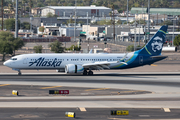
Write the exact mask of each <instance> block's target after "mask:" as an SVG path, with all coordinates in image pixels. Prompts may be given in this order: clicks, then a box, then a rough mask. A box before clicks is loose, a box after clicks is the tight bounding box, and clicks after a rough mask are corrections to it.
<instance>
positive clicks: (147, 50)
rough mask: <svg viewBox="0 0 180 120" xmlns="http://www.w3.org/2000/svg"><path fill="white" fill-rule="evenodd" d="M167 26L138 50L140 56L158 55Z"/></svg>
mask: <svg viewBox="0 0 180 120" xmlns="http://www.w3.org/2000/svg"><path fill="white" fill-rule="evenodd" d="M167 28H168V26H162V27H161V28H160V29H159V30H158V31H157V33H156V34H155V35H154V36H153V37H152V38H151V40H149V42H148V43H147V44H146V45H145V46H144V47H143V48H142V49H141V50H139V53H140V54H149V55H150V56H154V55H160V54H161V51H162V48H163V44H164V42H165V37H166V32H167Z"/></svg>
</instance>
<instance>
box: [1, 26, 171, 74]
mask: <svg viewBox="0 0 180 120" xmlns="http://www.w3.org/2000/svg"><path fill="white" fill-rule="evenodd" d="M167 28H168V26H162V27H161V28H160V29H159V30H158V31H157V33H156V34H155V35H154V36H153V37H152V39H151V40H149V42H148V43H147V44H146V45H145V46H144V47H143V48H142V49H141V50H137V51H134V52H131V53H127V54H125V53H124V54H67V53H63V54H23V55H17V56H14V57H12V58H11V59H10V60H7V61H6V62H4V65H5V66H8V67H10V68H12V70H16V71H18V75H21V70H29V69H32V70H43V69H55V70H57V71H58V72H65V73H67V74H68V73H69V74H71V73H75V74H78V73H81V74H83V75H93V71H92V70H104V69H127V68H134V67H138V66H143V65H150V64H152V63H154V62H156V61H159V60H162V59H164V58H166V56H161V51H162V47H163V43H164V42H165V37H166V32H167Z"/></svg>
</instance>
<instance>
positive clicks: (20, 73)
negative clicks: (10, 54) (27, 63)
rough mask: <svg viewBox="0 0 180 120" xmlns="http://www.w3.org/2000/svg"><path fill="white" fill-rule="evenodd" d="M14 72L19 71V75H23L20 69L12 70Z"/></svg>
mask: <svg viewBox="0 0 180 120" xmlns="http://www.w3.org/2000/svg"><path fill="white" fill-rule="evenodd" d="M12 70H15V71H18V75H21V70H20V69H12Z"/></svg>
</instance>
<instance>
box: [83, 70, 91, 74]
mask: <svg viewBox="0 0 180 120" xmlns="http://www.w3.org/2000/svg"><path fill="white" fill-rule="evenodd" d="M83 75H93V71H91V70H89V72H87V70H84V72H83Z"/></svg>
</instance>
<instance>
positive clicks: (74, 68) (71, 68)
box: [65, 64, 84, 74]
mask: <svg viewBox="0 0 180 120" xmlns="http://www.w3.org/2000/svg"><path fill="white" fill-rule="evenodd" d="M83 72H84V68H83V66H81V65H75V64H67V65H66V66H65V73H66V74H68V73H83Z"/></svg>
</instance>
